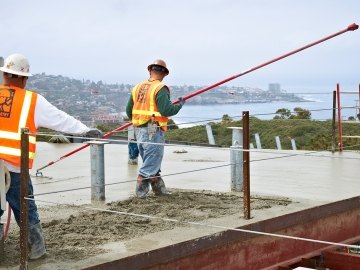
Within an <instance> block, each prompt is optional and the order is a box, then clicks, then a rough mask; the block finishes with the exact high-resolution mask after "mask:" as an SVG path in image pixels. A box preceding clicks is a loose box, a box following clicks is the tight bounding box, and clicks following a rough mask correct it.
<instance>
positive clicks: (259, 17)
mask: <svg viewBox="0 0 360 270" xmlns="http://www.w3.org/2000/svg"><path fill="white" fill-rule="evenodd" d="M0 10H1V14H2V16H1V17H0V27H1V37H2V38H1V39H2V41H1V50H0V55H1V56H3V57H6V56H7V55H9V54H11V53H14V52H18V53H22V54H24V55H25V56H27V57H28V59H29V61H30V65H31V72H33V73H40V72H45V73H47V74H54V75H64V76H69V77H72V78H76V79H90V80H94V81H99V80H102V81H104V82H106V83H116V82H118V83H129V84H135V83H137V82H139V81H141V80H143V79H146V78H147V76H148V73H147V70H146V67H147V65H148V64H150V63H151V62H152V61H153V60H154V59H156V58H162V59H164V60H165V61H166V62H167V64H168V68H169V69H170V75H169V76H168V77H167V78H166V79H165V82H166V83H167V84H169V85H184V84H187V85H210V84H213V83H216V82H218V81H221V80H223V79H225V78H227V77H230V76H232V75H235V74H239V73H241V72H243V71H245V70H248V69H250V68H252V67H255V66H257V65H259V64H262V63H264V62H266V61H268V60H271V59H273V58H275V57H278V56H280V55H283V54H285V53H288V52H290V51H293V50H295V49H298V48H300V47H302V46H304V45H307V44H309V43H311V42H314V41H317V40H319V39H321V38H323V37H326V36H329V35H331V34H334V33H336V32H338V31H340V30H343V29H346V28H347V26H348V25H350V24H352V23H357V24H359V23H360V1H359V0H337V1H335V0H316V1H315V0H298V1H290V0H271V1H270V0H245V1H244V0H191V1H185V0H182V1H171V0H158V1H144V0H138V1H137V0H132V1H130V0H126V1H122V0H103V1H99V0H75V1H74V0H62V1H49V0H46V1H45V0H33V1H27V0H12V1H2V2H1V4H0ZM359 60H360V30H357V31H351V32H347V33H345V34H342V35H340V36H337V37H335V38H333V39H330V40H328V41H326V42H324V43H321V44H319V45H317V46H314V47H312V48H309V49H307V50H305V51H302V52H300V53H298V54H296V55H293V56H290V57H288V58H286V59H284V60H281V61H279V62H276V63H274V64H271V65H269V66H267V67H264V68H262V69H260V70H257V71H254V72H252V73H250V74H248V75H245V76H243V77H240V78H237V79H235V80H233V81H231V82H229V83H227V85H236V86H251V87H260V88H263V89H264V90H265V89H267V87H268V84H269V83H280V84H281V85H282V88H284V89H286V90H292V89H296V88H297V89H309V90H314V91H315V89H319V87H321V89H323V90H326V89H328V88H329V87H330V88H334V87H335V85H336V83H337V82H339V83H340V84H342V85H344V86H345V85H346V86H347V87H351V88H353V89H354V90H356V89H357V87H358V84H359V83H360V76H359V75H360V67H359ZM329 90H330V91H332V90H333V89H329ZM349 90H350V89H349Z"/></svg>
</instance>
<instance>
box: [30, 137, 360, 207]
mask: <svg viewBox="0 0 360 270" xmlns="http://www.w3.org/2000/svg"><path fill="white" fill-rule="evenodd" d="M79 146H82V144H51V143H38V149H37V156H36V159H35V163H34V168H33V169H32V170H31V175H32V179H33V183H34V186H35V194H39V195H38V196H37V199H39V201H40V200H46V201H47V200H49V201H55V202H59V203H65V202H66V203H69V202H72V203H75V204H87V203H90V202H91V189H90V186H91V170H90V147H87V148H85V149H83V150H82V151H80V152H78V153H76V154H74V155H72V156H69V157H67V158H65V159H63V160H61V161H59V162H58V163H56V164H53V165H51V166H49V167H47V168H45V169H43V170H42V171H41V172H42V173H43V177H35V175H36V170H37V169H38V168H40V167H42V166H44V165H46V164H48V163H49V162H51V161H55V160H58V159H59V158H60V157H61V156H63V155H65V154H67V153H69V152H70V151H72V150H74V149H76V148H77V147H79ZM127 151H128V148H127V145H125V144H107V145H105V150H104V152H105V183H106V191H105V196H106V201H107V202H111V201H114V200H123V199H126V198H129V197H130V196H133V195H134V190H135V183H136V177H137V170H138V166H140V163H141V160H140V159H139V165H129V164H128V163H127V161H128V154H127ZM250 159H251V164H250V182H251V193H255V194H264V195H274V196H285V197H289V198H292V199H299V200H310V201H313V202H314V204H316V203H326V202H332V201H337V200H341V199H345V198H350V197H354V196H357V195H358V191H359V190H360V181H359V180H358V179H359V177H358V176H359V174H360V166H359V162H360V153H359V152H344V153H340V154H339V153H335V154H332V153H329V152H310V151H290V150H289V151H284V150H282V151H277V150H262V151H254V152H251V153H250ZM229 164H230V152H229V149H224V148H204V147H187V146H166V147H165V155H164V160H163V164H162V175H163V179H164V181H165V183H166V185H167V187H169V188H177V189H195V190H211V191H221V192H227V191H230V189H231V175H230V166H228V165H229ZM71 189H73V191H66V192H63V191H65V190H71ZM47 192H57V193H52V194H49V195H40V194H43V193H47ZM39 203H40V204H41V202H39Z"/></svg>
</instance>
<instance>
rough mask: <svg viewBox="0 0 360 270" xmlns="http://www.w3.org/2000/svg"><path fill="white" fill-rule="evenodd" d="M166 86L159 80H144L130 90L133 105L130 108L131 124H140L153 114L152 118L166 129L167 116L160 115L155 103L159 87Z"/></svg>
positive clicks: (148, 119) (147, 120)
mask: <svg viewBox="0 0 360 270" xmlns="http://www.w3.org/2000/svg"><path fill="white" fill-rule="evenodd" d="M164 86H165V87H166V88H167V89H168V91H169V88H168V87H167V86H166V85H164V84H163V83H162V82H160V81H159V80H154V81H150V80H146V81H144V82H142V83H139V84H137V85H136V86H135V87H134V88H133V89H132V91H131V94H132V99H133V102H134V107H133V110H132V124H133V125H134V126H141V125H144V124H146V123H147V122H149V121H150V119H151V118H152V117H153V116H154V120H155V121H156V122H158V123H159V125H160V127H161V129H162V130H163V131H166V130H167V122H168V120H169V118H168V117H165V116H162V115H161V114H160V113H159V110H158V107H157V105H156V94H157V93H158V92H159V91H160V89H161V88H163V87H164Z"/></svg>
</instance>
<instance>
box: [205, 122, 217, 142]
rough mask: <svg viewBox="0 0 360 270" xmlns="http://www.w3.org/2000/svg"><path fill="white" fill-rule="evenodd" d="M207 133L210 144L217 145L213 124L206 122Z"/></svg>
mask: <svg viewBox="0 0 360 270" xmlns="http://www.w3.org/2000/svg"><path fill="white" fill-rule="evenodd" d="M206 133H207V136H208V141H209V144H211V145H215V138H214V135H213V132H212V129H211V126H210V125H209V124H206Z"/></svg>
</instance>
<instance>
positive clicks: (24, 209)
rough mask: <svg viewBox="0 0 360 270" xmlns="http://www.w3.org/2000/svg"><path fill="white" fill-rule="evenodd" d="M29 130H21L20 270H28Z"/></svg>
mask: <svg viewBox="0 0 360 270" xmlns="http://www.w3.org/2000/svg"><path fill="white" fill-rule="evenodd" d="M28 132H29V129H27V128H22V129H21V167H20V180H21V185H20V267H19V269H20V270H25V269H28V268H27V267H28V261H27V259H28V227H29V226H28V223H29V203H28V200H27V199H25V198H27V197H28V194H29V184H28V181H29V134H28Z"/></svg>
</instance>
